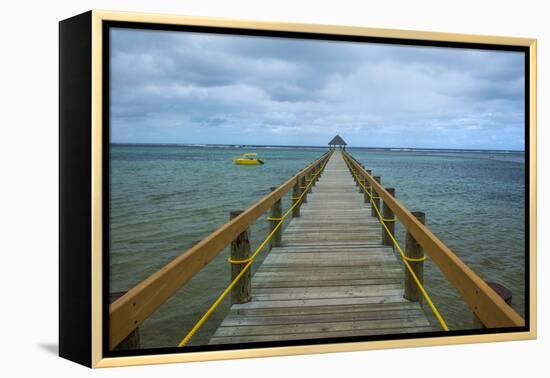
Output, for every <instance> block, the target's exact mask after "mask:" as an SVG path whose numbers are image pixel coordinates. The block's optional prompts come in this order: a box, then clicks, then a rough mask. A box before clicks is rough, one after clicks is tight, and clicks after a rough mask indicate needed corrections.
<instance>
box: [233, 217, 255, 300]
mask: <svg viewBox="0 0 550 378" xmlns="http://www.w3.org/2000/svg"><path fill="white" fill-rule="evenodd" d="M241 213H242V211H241V210H239V211H232V212H231V213H230V214H229V219H233V218H236V217H237V216H239V215H240V214H241ZM249 257H250V228H247V229H246V230H245V231H243V232H241V233H240V234H239V235H238V236H237V237H236V238H235V240H233V241H232V242H231V260H233V261H243V260H246V259H248V258H249ZM245 265H246V264H244V263H232V264H231V281H233V280H234V279H235V277H237V275H238V274H239V273H240V272H241V270H242V269H243V268H244V266H245ZM251 271H252V269H248V270H247V271H246V272H245V273H244V274H243V276H242V277H241V279H240V280H239V281H237V283H236V284H235V286H233V289H232V290H231V304H235V303H246V302H250V299H251V295H250V286H251V276H252V275H251Z"/></svg>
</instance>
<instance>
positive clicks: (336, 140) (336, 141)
mask: <svg viewBox="0 0 550 378" xmlns="http://www.w3.org/2000/svg"><path fill="white" fill-rule="evenodd" d="M328 145H329V147H330V148H336V146H338V147H340V148H343V149H344V150H345V149H346V146H347V143H346V142H345V141H344V140H343V139H342V137H341V136H340V135H336V136H335V137H334V138H332V140H331V141H330V142H328Z"/></svg>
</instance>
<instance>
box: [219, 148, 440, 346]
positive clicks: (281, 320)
mask: <svg viewBox="0 0 550 378" xmlns="http://www.w3.org/2000/svg"><path fill="white" fill-rule="evenodd" d="M433 330H434V328H433V326H432V325H431V324H430V322H429V321H428V319H427V317H426V315H425V313H424V311H423V310H422V308H421V306H420V305H419V304H418V303H414V302H409V301H408V300H406V299H404V298H403V268H402V266H401V264H400V263H399V262H398V260H397V258H396V256H395V254H394V253H393V251H392V248H391V247H386V246H383V245H382V229H381V225H380V223H379V222H378V220H377V219H376V218H374V217H372V216H371V209H370V205H369V204H365V203H364V202H363V194H361V193H359V191H358V189H357V187H356V185H355V182H354V181H353V179H352V177H351V174H350V172H349V171H348V169H347V167H346V164H345V162H344V159H343V157H342V155H341V153H340V152H338V151H336V152H335V153H334V154H333V155H332V157H331V159H330V160H329V162H328V163H327V166H326V168H325V171H324V172H323V175H322V177H321V178H320V180H319V181H318V182H317V184H316V186H315V187H314V188H313V193H310V194H308V198H307V203H304V204H302V207H301V216H300V217H298V218H293V219H292V221H291V222H290V223H289V225H288V227H287V228H286V230H284V232H283V245H282V246H281V247H277V248H273V249H272V250H271V251H270V252H269V255H268V256H267V257H266V258H265V260H264V262H263V263H262V265H261V266H260V267H259V269H258V271H257V272H256V274H255V275H254V277H253V279H252V300H251V301H250V302H248V303H245V304H235V305H233V306H232V307H231V309H230V311H229V314H228V315H227V317H226V318H225V319H224V320H223V321H222V323H221V325H220V326H219V328H218V329H217V331H216V333H215V334H214V336H213V337H212V338H211V340H210V344H228V343H247V342H261V341H280V340H297V339H298V340H305V339H315V338H328V337H348V336H367V335H379V334H400V333H415V332H427V331H433Z"/></svg>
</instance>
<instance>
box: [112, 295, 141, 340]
mask: <svg viewBox="0 0 550 378" xmlns="http://www.w3.org/2000/svg"><path fill="white" fill-rule="evenodd" d="M126 293H127V292H126V291H119V292H115V293H110V295H109V303H113V302H114V301H116V300H117V299H118V298H120V297H122V296H123V295H124V294H126ZM139 348H140V336H139V327H136V328H135V329H134V330H133V331H132V332H131V333H130V334H129V335H128V336H126V337H125V338H124V340H122V341H121V342H120V343H119V344H118V345H117V346H116V347H114V349H113V350H135V349H139Z"/></svg>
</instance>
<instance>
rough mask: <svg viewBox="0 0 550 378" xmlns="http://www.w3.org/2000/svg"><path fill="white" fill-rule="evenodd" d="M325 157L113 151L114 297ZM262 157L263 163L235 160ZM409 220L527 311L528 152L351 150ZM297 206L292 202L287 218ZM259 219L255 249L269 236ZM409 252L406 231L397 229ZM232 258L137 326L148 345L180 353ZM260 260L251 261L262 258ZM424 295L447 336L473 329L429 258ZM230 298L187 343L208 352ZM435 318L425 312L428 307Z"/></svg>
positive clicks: (267, 151) (221, 149)
mask: <svg viewBox="0 0 550 378" xmlns="http://www.w3.org/2000/svg"><path fill="white" fill-rule="evenodd" d="M325 150H326V149H321V148H305V147H300V148H293V147H287V148H282V147H261V148H260V147H253V148H243V147H235V146H183V145H179V146H175V145H162V146H161V145H155V146H153V145H112V146H111V177H110V180H111V182H110V187H111V198H110V234H111V235H110V236H111V238H110V241H111V248H110V249H111V250H110V291H111V292H117V291H125V290H128V289H129V288H131V287H132V286H134V285H136V284H137V283H139V282H140V281H142V280H143V279H145V278H147V277H148V276H149V275H150V274H152V273H154V272H155V271H157V270H158V269H160V268H161V267H162V266H164V265H165V264H166V263H168V262H169V261H170V260H172V259H173V258H174V257H176V256H178V255H179V254H181V253H182V252H183V251H185V250H186V249H187V248H189V247H190V246H192V245H193V244H195V243H196V242H198V241H199V240H201V239H202V238H204V237H205V236H207V235H208V234H209V233H211V232H212V231H214V230H215V229H216V228H218V227H219V226H221V225H222V224H223V223H225V222H226V221H227V220H228V219H229V212H230V211H231V210H242V209H246V208H247V207H248V206H250V205H252V204H253V203H254V202H256V201H257V200H259V199H260V198H261V197H263V196H264V195H266V194H267V193H269V191H270V188H271V187H274V186H278V185H280V184H281V183H283V182H284V181H286V180H287V179H288V178H289V177H290V176H292V175H293V174H295V173H296V172H297V171H299V170H300V169H301V168H303V167H304V166H305V165H306V164H308V163H309V162H311V161H313V160H315V159H316V158H318V157H319V156H320V155H321V154H322V153H323V152H324V151H325ZM245 152H258V153H259V155H260V158H261V159H262V160H264V161H265V162H266V164H264V165H262V166H237V165H234V164H233V163H232V161H231V159H232V158H233V157H235V156H237V155H239V154H242V153H245ZM350 152H351V153H352V154H353V156H355V157H356V158H357V159H358V160H359V161H361V162H362V163H363V164H364V165H365V166H366V167H367V168H368V169H372V170H373V172H374V174H375V175H379V176H381V177H382V184H383V185H384V186H387V187H394V188H395V189H396V196H397V197H398V198H399V200H400V201H401V202H402V203H403V204H405V205H406V206H407V207H408V208H409V209H410V210H411V211H424V212H426V218H427V225H428V226H429V228H430V229H431V230H432V231H433V232H434V233H435V234H436V235H437V236H438V237H439V238H440V239H441V240H443V242H445V243H446V244H447V245H448V246H449V247H450V248H451V249H452V250H453V251H454V252H455V253H456V254H457V255H458V256H459V257H460V258H461V259H462V260H463V261H464V262H466V263H467V264H468V265H469V266H470V267H471V268H472V269H473V270H474V271H476V272H477V273H478V274H479V275H480V276H481V277H482V278H483V279H485V280H489V281H496V282H499V283H501V284H504V285H505V286H507V287H508V288H510V289H511V290H512V292H513V307H514V308H515V309H516V310H517V311H518V312H519V313H520V314H522V315H523V314H524V295H523V294H524V282H525V270H524V254H525V247H524V243H525V237H524V234H525V225H524V220H525V214H524V208H525V202H524V201H525V198H524V193H525V184H524V183H525V169H524V159H525V157H524V154H523V153H522V152H496V151H493V152H490V151H450V150H407V149H353V148H351V149H350ZM288 206H289V195H287V196H286V197H285V198H284V200H283V209H285V208H288ZM267 232H268V224H267V221H266V220H265V217H261V218H260V219H259V220H258V222H256V224H254V225H253V227H252V242H253V247H254V246H257V245H258V244H259V243H260V242H261V241H262V240H263V238H264V237H265V236H266V235H267ZM397 235H398V239H399V240H400V241H401V242H402V243H403V240H404V237H403V236H404V231H403V229H402V228H401V227H399V226H398V227H397ZM227 257H228V250H227V249H226V250H224V251H223V252H222V253H221V254H220V255H219V256H218V257H216V258H215V259H214V260H213V261H212V262H211V263H210V264H209V265H207V266H206V267H205V268H204V269H203V270H202V271H201V272H200V273H199V274H197V275H196V276H195V277H194V278H193V279H192V280H191V282H189V283H188V284H187V285H186V286H184V287H183V288H182V289H180V290H179V291H178V292H177V293H176V294H175V295H174V296H173V297H172V298H170V299H169V300H168V301H167V302H166V303H165V304H163V305H162V306H161V307H160V308H159V310H158V311H157V312H156V313H155V314H154V315H153V316H151V317H150V318H149V319H148V320H147V321H145V322H144V323H143V325H142V326H141V327H140V333H141V347H142V348H155V347H171V346H176V345H177V344H178V342H179V341H180V340H181V338H183V336H185V334H186V332H187V331H188V330H189V329H190V328H191V327H192V326H193V324H194V323H195V322H196V321H197V320H198V319H199V318H200V316H201V315H202V314H203V313H204V311H206V309H207V308H208V307H209V305H210V304H211V303H212V302H213V301H215V299H216V298H217V296H218V295H219V293H221V291H222V290H223V289H224V288H225V286H226V285H227V284H228V282H229V276H230V267H229V264H228V263H227V261H226V259H227ZM262 257H263V254H261V255H260V258H259V259H258V261H257V262H256V263H255V266H257V265H258V264H259V263H261V261H262ZM425 283H426V289H427V290H428V292H429V293H430V295H431V296H432V299H433V300H434V302H435V303H436V305H437V307H438V309H439V310H440V312H441V313H442V315H443V317H444V318H445V319H446V321H447V323H448V324H449V326H450V328H451V329H468V328H471V327H472V322H471V318H472V316H471V313H470V311H469V309H468V307H467V306H466V305H465V304H464V303H463V302H462V300H461V299H460V297H459V295H458V293H457V292H456V290H455V289H454V288H453V287H452V286H451V285H450V284H448V283H447V281H446V280H445V278H444V277H443V275H442V274H441V273H440V272H439V270H438V268H437V267H436V266H435V265H434V264H433V263H432V262H431V261H430V260H428V261H427V263H426V267H425ZM228 302H229V301H228V300H226V301H224V303H223V304H222V306H220V307H219V308H218V309H217V310H216V312H215V313H214V315H213V316H212V317H211V318H210V319H209V320H208V321H207V323H206V324H205V326H204V327H203V328H202V329H201V331H199V332H198V333H197V334H196V336H195V337H194V338H193V340H192V343H191V344H195V345H197V344H204V343H206V342H207V341H208V338H209V337H210V335H211V333H212V331H213V330H214V329H215V328H216V326H217V324H219V322H220V321H221V320H222V319H223V316H224V315H225V313H226V312H227V309H228V307H229V303H228ZM427 311H429V310H427Z"/></svg>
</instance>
